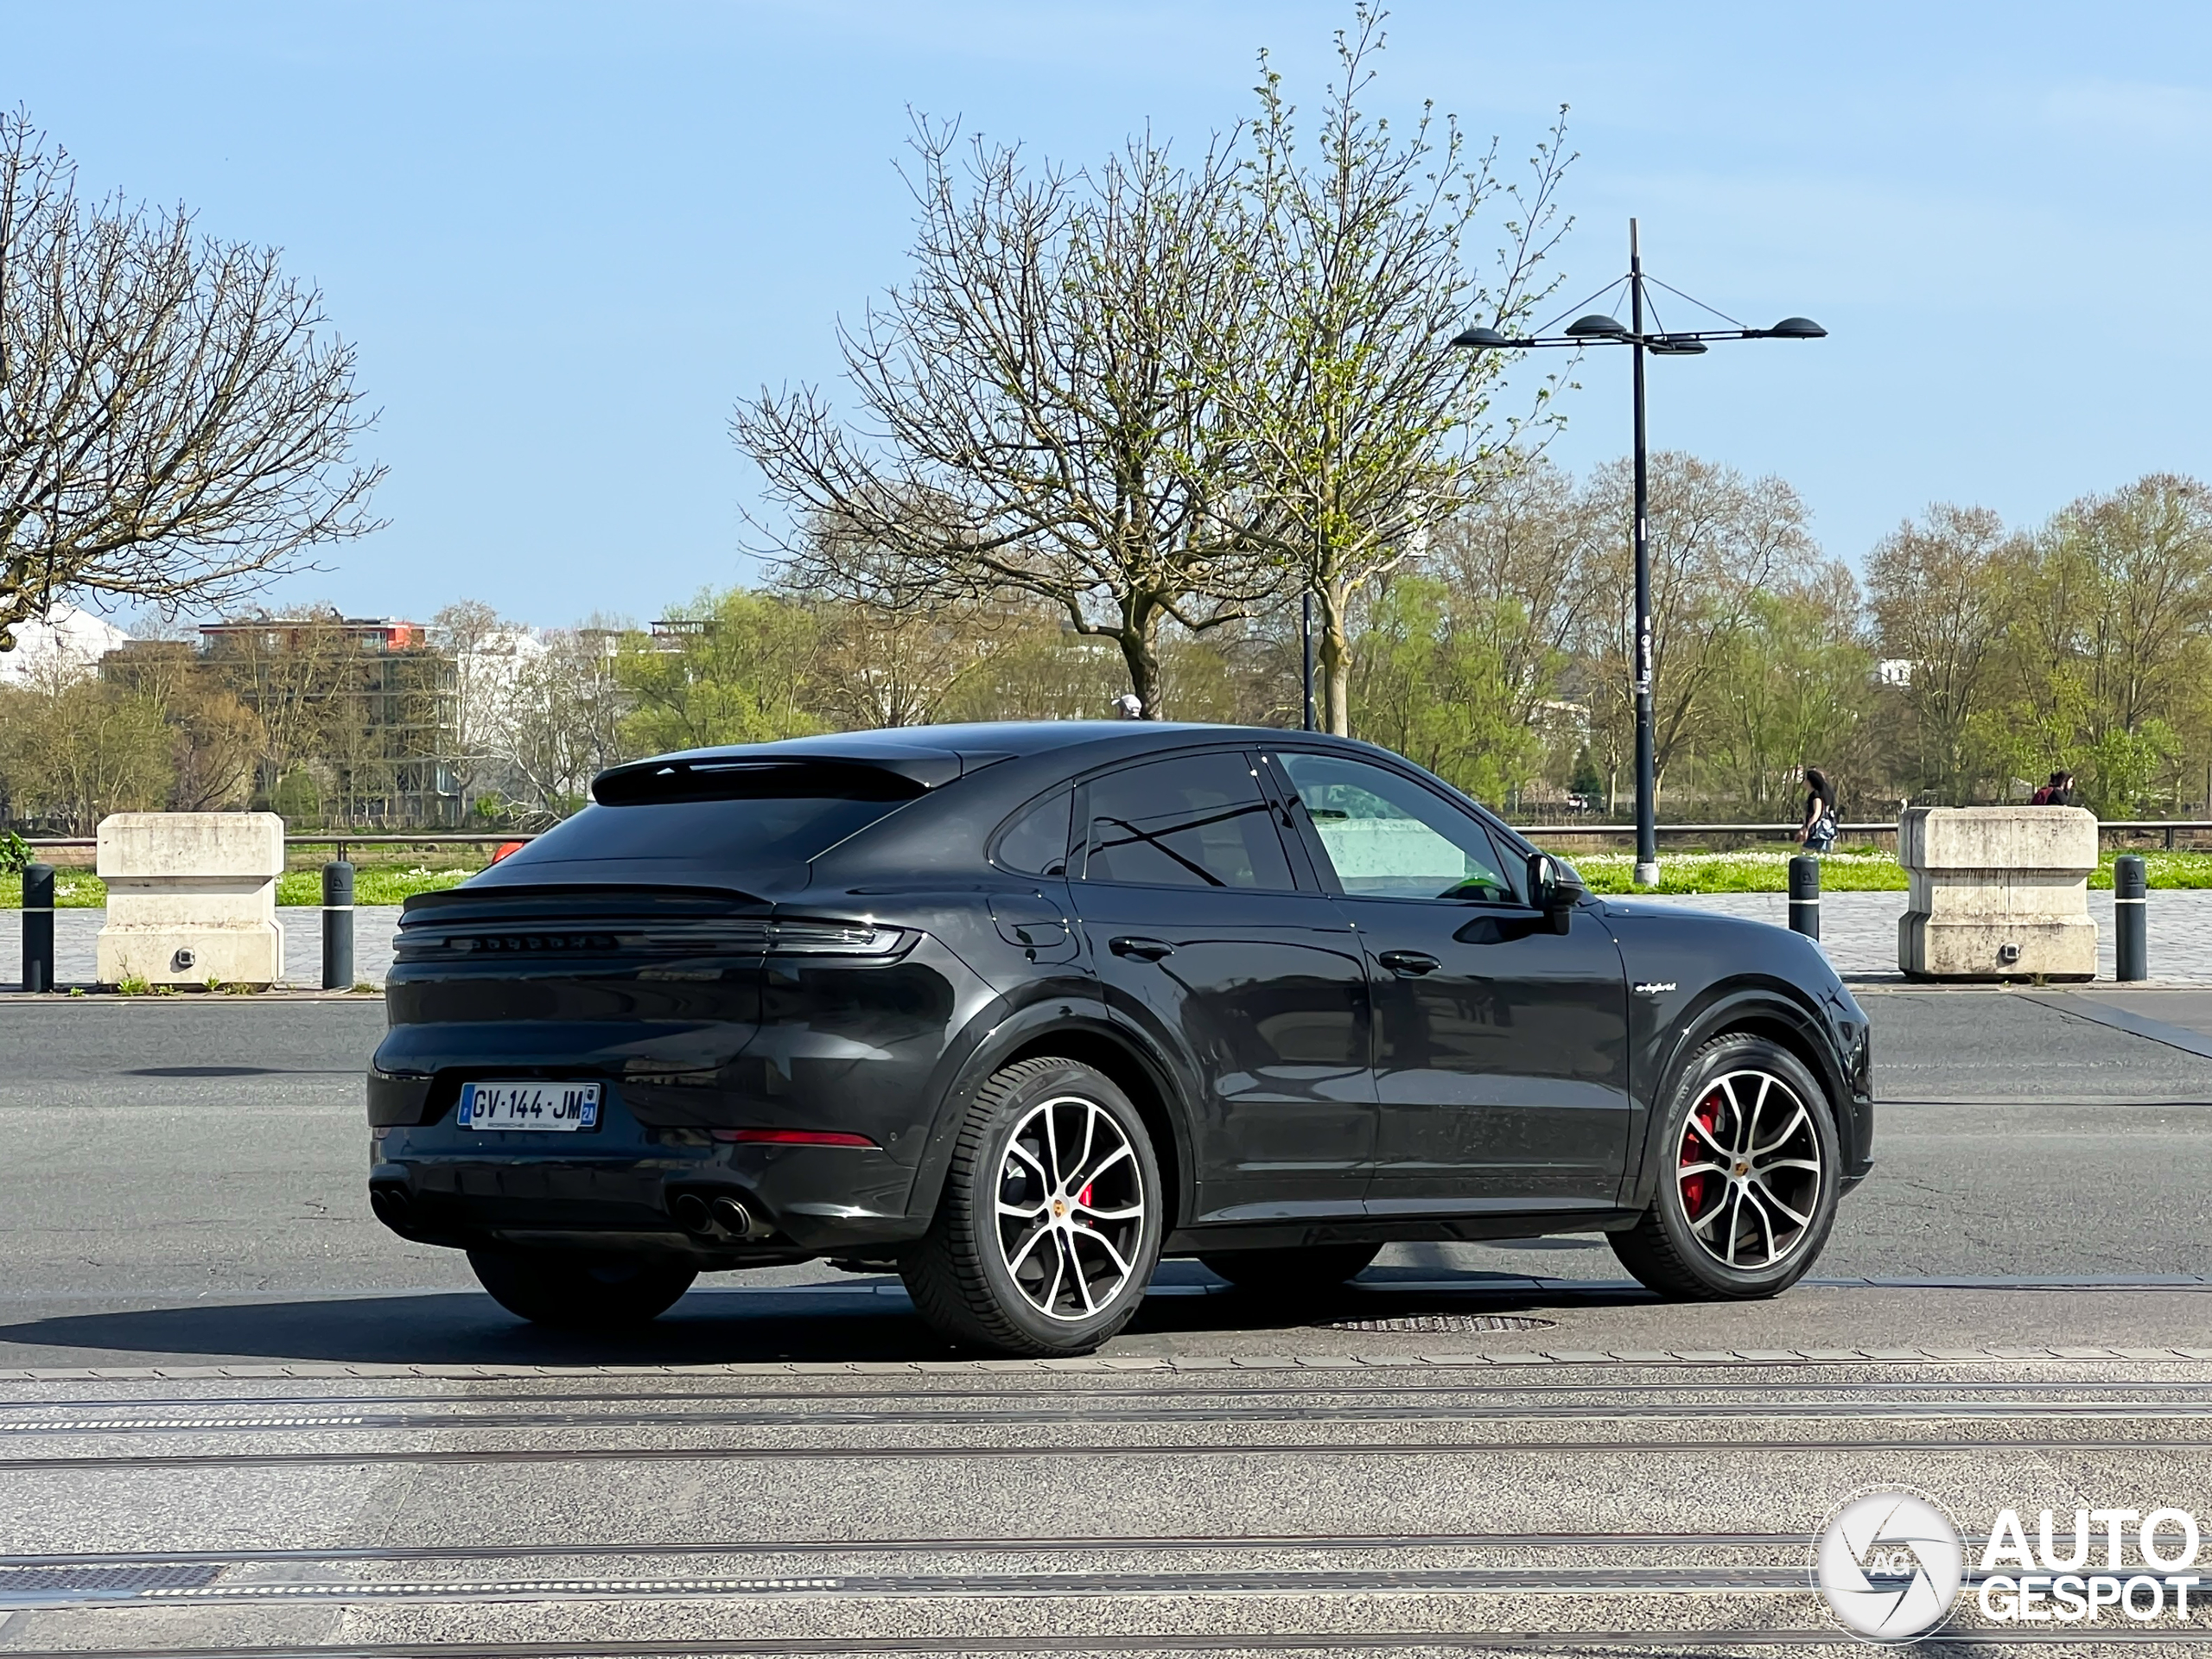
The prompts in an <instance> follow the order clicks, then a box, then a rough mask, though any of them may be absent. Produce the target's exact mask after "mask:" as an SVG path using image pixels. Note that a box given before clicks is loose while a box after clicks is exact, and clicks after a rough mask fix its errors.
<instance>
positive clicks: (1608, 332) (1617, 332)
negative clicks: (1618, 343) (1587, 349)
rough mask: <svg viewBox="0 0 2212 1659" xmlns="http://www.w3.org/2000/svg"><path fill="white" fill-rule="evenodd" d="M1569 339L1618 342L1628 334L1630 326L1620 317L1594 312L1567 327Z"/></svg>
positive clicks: (1578, 318)
mask: <svg viewBox="0 0 2212 1659" xmlns="http://www.w3.org/2000/svg"><path fill="white" fill-rule="evenodd" d="M1626 333H1628V325H1627V324H1625V323H1624V322H1623V321H1621V320H1620V319H1619V318H1618V317H1609V316H1607V315H1605V313H1604V312H1602V311H1592V313H1591V314H1590V315H1588V316H1586V317H1577V318H1576V319H1575V320H1574V321H1573V322H1570V323H1568V324H1567V334H1568V337H1569V338H1571V339H1574V340H1618V339H1619V338H1620V337H1621V336H1622V335H1623V334H1626Z"/></svg>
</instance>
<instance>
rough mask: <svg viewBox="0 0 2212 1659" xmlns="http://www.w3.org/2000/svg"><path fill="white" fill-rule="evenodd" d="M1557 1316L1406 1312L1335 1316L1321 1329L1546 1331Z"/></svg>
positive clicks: (1433, 1332) (1455, 1332)
mask: <svg viewBox="0 0 2212 1659" xmlns="http://www.w3.org/2000/svg"><path fill="white" fill-rule="evenodd" d="M1558 1324H1559V1321H1558V1320H1557V1319H1529V1318H1528V1317H1526V1316H1525V1315H1522V1314H1519V1313H1408V1314H1405V1315H1403V1316H1402V1317H1401V1318H1398V1319H1337V1320H1333V1321H1332V1322H1331V1323H1330V1324H1327V1325H1323V1326H1321V1327H1320V1328H1321V1329H1322V1330H1324V1331H1386V1332H1387V1331H1400V1332H1409V1333H1411V1334H1413V1335H1414V1336H1444V1335H1459V1334H1463V1333H1465V1332H1471V1331H1548V1330H1551V1329H1552V1328H1553V1327H1554V1326H1555V1325H1558Z"/></svg>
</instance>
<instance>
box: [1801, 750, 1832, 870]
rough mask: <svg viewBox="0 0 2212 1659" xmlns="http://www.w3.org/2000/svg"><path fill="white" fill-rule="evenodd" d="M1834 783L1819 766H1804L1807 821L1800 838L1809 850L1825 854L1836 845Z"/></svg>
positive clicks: (1803, 825) (1802, 825)
mask: <svg viewBox="0 0 2212 1659" xmlns="http://www.w3.org/2000/svg"><path fill="white" fill-rule="evenodd" d="M1835 831H1836V822H1835V785H1834V784H1832V783H1830V782H1829V781H1828V775H1827V773H1826V772H1822V771H1821V769H1820V768H1819V767H1818V766H1808V767H1806V768H1805V822H1804V823H1802V824H1800V825H1799V826H1798V829H1797V839H1798V840H1800V841H1802V842H1804V843H1805V850H1806V851H1807V852H1808V853H1825V852H1826V851H1827V849H1829V848H1831V847H1833V846H1834V845H1835Z"/></svg>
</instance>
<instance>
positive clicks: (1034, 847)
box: [991, 789, 1075, 875]
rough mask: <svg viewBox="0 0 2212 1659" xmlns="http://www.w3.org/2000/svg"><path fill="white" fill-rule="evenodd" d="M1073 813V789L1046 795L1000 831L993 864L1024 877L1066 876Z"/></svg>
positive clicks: (993, 855)
mask: <svg viewBox="0 0 2212 1659" xmlns="http://www.w3.org/2000/svg"><path fill="white" fill-rule="evenodd" d="M1074 812H1075V791H1073V790H1071V789H1064V790H1062V791H1059V793H1058V794H1057V795H1047V796H1046V798H1044V799H1043V800H1041V801H1039V802H1038V803H1037V804H1036V805H1034V806H1033V807H1031V808H1030V809H1029V810H1027V811H1026V812H1022V813H1020V814H1018V815H1017V816H1016V817H1014V820H1013V821H1012V822H1011V823H1008V824H1007V827H1006V828H1005V829H1002V830H1001V831H1000V832H999V844H998V848H997V849H996V850H995V852H993V853H992V855H991V861H992V862H994V863H995V864H996V865H997V866H998V867H999V868H1001V869H1005V870H1013V871H1014V872H1016V873H1017V874H1021V875H1065V874H1067V873H1068V829H1069V821H1070V819H1071V817H1073V816H1074Z"/></svg>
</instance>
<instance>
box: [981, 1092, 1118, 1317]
mask: <svg viewBox="0 0 2212 1659" xmlns="http://www.w3.org/2000/svg"><path fill="white" fill-rule="evenodd" d="M996 1217H997V1231H998V1239H999V1249H1000V1250H1001V1252H1002V1254H1003V1255H1004V1258H1005V1262H1006V1267H1007V1274H1009V1275H1010V1276H1011V1277H1012V1279H1013V1280H1014V1287H1015V1288H1016V1289H1018V1290H1020V1293H1021V1294H1022V1296H1023V1298H1024V1299H1025V1300H1027V1301H1028V1303H1029V1305H1030V1306H1032V1307H1034V1308H1035V1309H1036V1310H1037V1311H1038V1312H1039V1313H1042V1314H1044V1315H1045V1316H1046V1318H1047V1319H1065V1320H1080V1319H1090V1318H1092V1317H1093V1316H1095V1315H1096V1314H1097V1313H1099V1312H1100V1311H1101V1310H1103V1308H1105V1307H1106V1306H1109V1304H1110V1303H1112V1302H1113V1301H1114V1300H1115V1299H1116V1297H1118V1296H1119V1295H1120V1294H1122V1291H1123V1289H1124V1288H1126V1287H1127V1286H1128V1282H1129V1276H1130V1274H1131V1272H1132V1271H1133V1269H1134V1266H1135V1262H1137V1261H1138V1260H1139V1259H1140V1257H1141V1255H1142V1249H1141V1246H1142V1243H1143V1238H1144V1228H1145V1195H1144V1177H1143V1173H1142V1171H1141V1168H1140V1166H1139V1165H1138V1161H1137V1158H1136V1154H1135V1150H1134V1149H1133V1148H1132V1147H1130V1145H1129V1139H1128V1135H1126V1134H1124V1133H1123V1131H1122V1126H1121V1125H1120V1124H1119V1123H1117V1122H1115V1120H1114V1117H1113V1116H1112V1115H1111V1114H1110V1113H1109V1112H1108V1111H1107V1109H1105V1108H1104V1107H1103V1106H1101V1105H1100V1104H1098V1103H1097V1102H1096V1101H1092V1100H1086V1099H1084V1097H1083V1096H1080V1095H1060V1096H1055V1097H1053V1098H1052V1099H1050V1100H1046V1101H1042V1102H1040V1103H1038V1104H1037V1105H1035V1106H1033V1107H1032V1108H1031V1109H1029V1111H1028V1112H1027V1114H1025V1115H1024V1116H1023V1117H1022V1119H1021V1121H1020V1122H1019V1123H1017V1124H1016V1125H1015V1126H1014V1133H1013V1135H1011V1136H1009V1137H1008V1138H1007V1146H1006V1156H1005V1158H1004V1159H1003V1160H1001V1164H1000V1166H999V1179H998V1192H997V1201H996Z"/></svg>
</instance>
